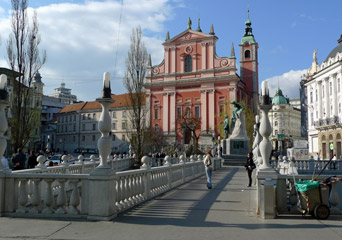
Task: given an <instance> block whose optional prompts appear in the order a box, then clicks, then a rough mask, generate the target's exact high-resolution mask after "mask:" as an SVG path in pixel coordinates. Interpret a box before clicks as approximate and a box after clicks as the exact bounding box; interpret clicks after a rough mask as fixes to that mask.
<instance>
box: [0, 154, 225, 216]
mask: <svg viewBox="0 0 342 240" xmlns="http://www.w3.org/2000/svg"><path fill="white" fill-rule="evenodd" d="M171 160H172V159H171V157H168V156H166V157H165V159H164V165H163V166H161V167H154V168H151V166H150V159H149V158H148V157H144V158H143V160H142V162H143V163H144V165H143V166H142V168H141V169H138V170H129V171H121V172H115V170H112V171H111V172H110V174H107V175H103V174H101V175H99V174H97V171H95V170H94V171H92V172H91V173H89V174H79V173H77V172H78V171H79V170H77V169H76V167H82V166H85V165H88V164H84V165H81V164H80V166H77V164H75V166H73V167H75V168H70V167H72V166H68V167H69V168H67V167H66V166H58V167H53V168H51V169H59V168H61V169H63V170H56V171H55V172H43V171H40V172H39V171H38V172H25V170H23V171H15V172H10V171H6V172H0V216H10V217H34V218H64V219H65V218H70V219H77V218H86V219H92V220H109V219H113V218H114V217H115V216H116V214H117V213H119V212H122V211H124V210H127V209H129V208H131V207H133V206H135V205H137V204H140V203H142V202H144V201H147V200H149V199H151V198H153V197H155V196H158V195H160V194H162V193H164V192H166V191H169V190H170V189H172V188H175V187H177V186H179V185H181V184H183V183H185V182H188V181H190V180H193V179H195V178H197V177H199V176H201V175H203V174H205V172H204V165H203V162H202V160H201V159H196V161H195V160H194V159H193V161H189V162H185V161H184V160H185V159H184V158H183V157H182V156H181V157H180V159H178V160H177V161H178V162H179V163H178V164H172V163H171ZM115 161H118V160H115ZM115 161H112V162H111V163H113V165H115ZM92 164H94V163H92ZM109 166H110V164H109ZM220 167H221V160H220V159H219V158H215V159H214V170H216V169H218V168H220ZM113 169H115V168H113ZM34 170H35V169H34ZM51 171H52V170H51ZM63 171H65V172H64V173H63ZM67 171H68V172H69V173H66V172H67ZM56 173H58V174H56ZM203 184H204V183H203ZM101 194H102V195H103V194H104V195H105V196H106V197H101Z"/></svg>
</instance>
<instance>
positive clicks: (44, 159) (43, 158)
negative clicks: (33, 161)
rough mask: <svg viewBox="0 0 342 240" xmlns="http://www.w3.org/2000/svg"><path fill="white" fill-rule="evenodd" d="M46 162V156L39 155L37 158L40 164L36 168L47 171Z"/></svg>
mask: <svg viewBox="0 0 342 240" xmlns="http://www.w3.org/2000/svg"><path fill="white" fill-rule="evenodd" d="M45 161H46V158H45V156H44V155H39V156H38V157H37V162H38V164H37V166H36V167H35V168H41V169H45V168H46V166H45V165H44V163H45Z"/></svg>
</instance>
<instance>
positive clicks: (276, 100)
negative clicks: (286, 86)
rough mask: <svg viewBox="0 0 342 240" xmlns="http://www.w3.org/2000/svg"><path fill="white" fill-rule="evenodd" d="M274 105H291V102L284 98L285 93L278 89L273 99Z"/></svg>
mask: <svg viewBox="0 0 342 240" xmlns="http://www.w3.org/2000/svg"><path fill="white" fill-rule="evenodd" d="M272 104H274V105H278V104H289V100H288V99H287V98H286V97H284V95H283V92H282V91H281V89H280V88H278V89H277V91H276V94H275V95H274V97H273V98H272Z"/></svg>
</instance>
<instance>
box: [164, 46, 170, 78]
mask: <svg viewBox="0 0 342 240" xmlns="http://www.w3.org/2000/svg"><path fill="white" fill-rule="evenodd" d="M164 59H165V73H169V64H170V62H169V48H166V49H165V57H164Z"/></svg>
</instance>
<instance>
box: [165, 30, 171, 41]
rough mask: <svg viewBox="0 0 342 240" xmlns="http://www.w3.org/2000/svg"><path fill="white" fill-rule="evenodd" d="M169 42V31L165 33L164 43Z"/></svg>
mask: <svg viewBox="0 0 342 240" xmlns="http://www.w3.org/2000/svg"><path fill="white" fill-rule="evenodd" d="M169 40H170V32H169V31H167V33H166V39H165V41H169Z"/></svg>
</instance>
